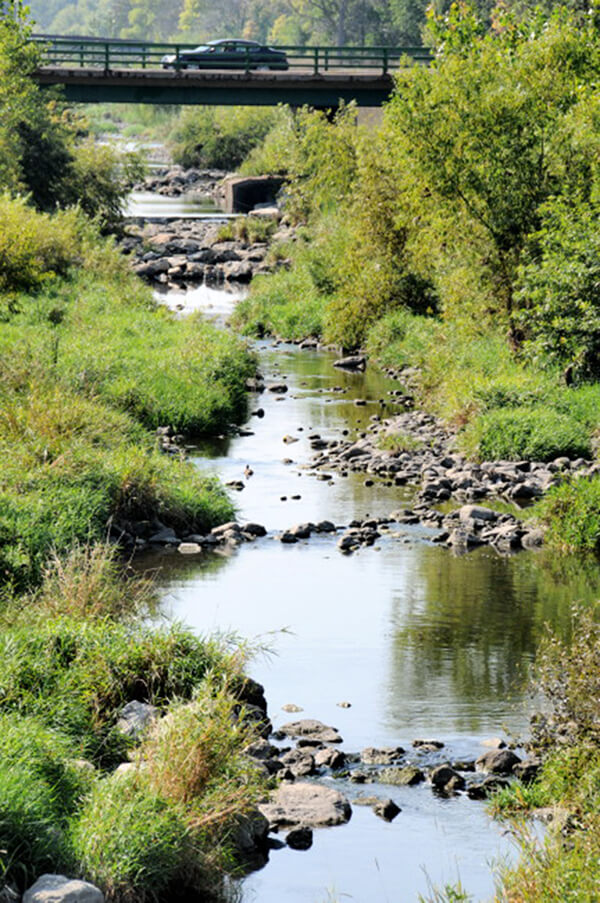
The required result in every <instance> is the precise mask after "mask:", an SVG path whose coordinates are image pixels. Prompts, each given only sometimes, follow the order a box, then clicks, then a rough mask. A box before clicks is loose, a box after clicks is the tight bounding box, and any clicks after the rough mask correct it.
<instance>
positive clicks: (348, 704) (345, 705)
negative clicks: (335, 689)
mask: <svg viewBox="0 0 600 903" xmlns="http://www.w3.org/2000/svg"><path fill="white" fill-rule="evenodd" d="M336 705H337V706H338V708H340V709H351V708H352V703H351V702H346V700H343V701H342V702H336Z"/></svg>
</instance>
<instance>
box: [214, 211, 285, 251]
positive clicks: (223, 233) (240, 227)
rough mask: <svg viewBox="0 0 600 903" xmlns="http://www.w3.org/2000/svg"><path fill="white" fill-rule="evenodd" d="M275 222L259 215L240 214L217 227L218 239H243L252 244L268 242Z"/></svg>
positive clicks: (275, 225)
mask: <svg viewBox="0 0 600 903" xmlns="http://www.w3.org/2000/svg"><path fill="white" fill-rule="evenodd" d="M276 228H277V223H276V221H275V220H273V219H265V218H263V217H261V216H240V217H238V218H237V219H235V220H233V221H231V220H230V221H229V222H228V223H226V224H225V225H223V226H221V227H220V229H219V241H232V240H234V239H237V240H238V241H245V242H248V244H250V245H253V244H255V243H258V242H268V241H269V239H270V238H271V236H272V235H273V233H274V232H275V229H276Z"/></svg>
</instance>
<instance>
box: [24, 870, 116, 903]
mask: <svg viewBox="0 0 600 903" xmlns="http://www.w3.org/2000/svg"><path fill="white" fill-rule="evenodd" d="M23 903H104V894H103V893H102V891H101V890H99V889H98V888H97V887H95V886H94V885H93V884H89V883H88V882H87V881H78V880H77V879H76V878H65V876H64V875H42V876H41V877H40V878H38V880H37V881H36V882H35V884H34V885H33V886H32V887H30V888H29V890H26V891H25V893H24V894H23Z"/></svg>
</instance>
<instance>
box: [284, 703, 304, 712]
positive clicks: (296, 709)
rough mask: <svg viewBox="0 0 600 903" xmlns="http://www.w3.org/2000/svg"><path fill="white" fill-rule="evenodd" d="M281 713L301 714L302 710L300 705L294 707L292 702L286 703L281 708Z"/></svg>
mask: <svg viewBox="0 0 600 903" xmlns="http://www.w3.org/2000/svg"><path fill="white" fill-rule="evenodd" d="M281 710H282V712H303V711H304V709H303V708H302V706H301V705H296V704H295V703H294V702H286V704H285V705H282V706H281Z"/></svg>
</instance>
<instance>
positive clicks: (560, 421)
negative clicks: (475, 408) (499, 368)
mask: <svg viewBox="0 0 600 903" xmlns="http://www.w3.org/2000/svg"><path fill="white" fill-rule="evenodd" d="M466 441H467V443H468V444H470V445H473V444H476V447H477V450H478V454H479V456H480V457H481V458H482V459H483V460H486V461H493V460H497V459H499V458H509V459H513V460H519V459H523V458H526V459H528V460H532V461H551V460H552V459H553V458H558V457H560V456H562V455H566V456H567V457H569V458H581V457H584V458H587V457H589V456H590V454H591V441H590V435H589V431H588V430H587V429H586V427H585V425H584V424H582V423H580V422H579V420H577V419H576V418H575V417H571V416H569V415H567V414H560V413H558V412H557V411H553V410H552V409H548V408H546V407H534V408H528V407H521V408H497V409H495V410H492V411H489V412H487V413H485V414H482V415H481V416H480V417H479V418H478V419H477V421H476V422H475V424H474V425H473V427H472V428H471V430H469V431H468V432H467V437H466Z"/></svg>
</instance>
